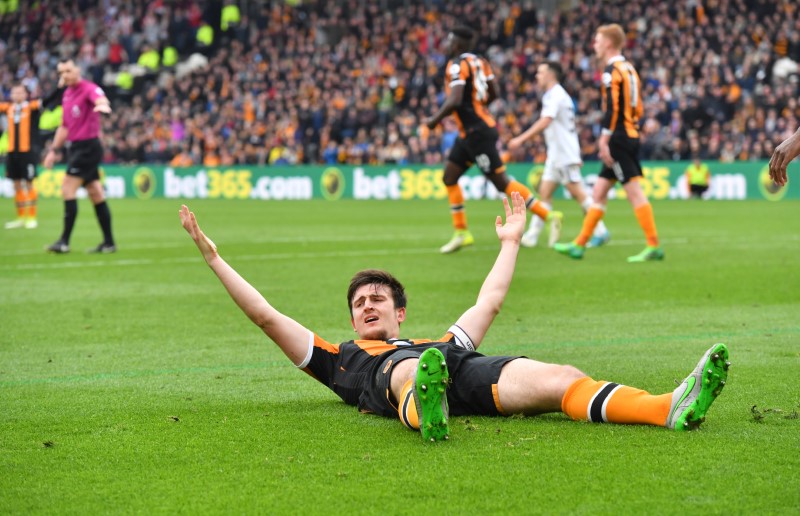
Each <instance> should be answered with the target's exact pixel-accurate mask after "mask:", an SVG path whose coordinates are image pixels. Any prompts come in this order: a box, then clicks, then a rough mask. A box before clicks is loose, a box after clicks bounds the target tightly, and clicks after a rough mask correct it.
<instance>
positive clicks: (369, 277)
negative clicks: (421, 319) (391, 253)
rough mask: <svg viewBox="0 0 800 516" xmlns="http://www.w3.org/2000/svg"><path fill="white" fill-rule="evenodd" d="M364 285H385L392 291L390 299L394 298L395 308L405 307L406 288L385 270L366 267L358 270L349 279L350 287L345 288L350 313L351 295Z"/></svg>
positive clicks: (351, 313) (351, 305)
mask: <svg viewBox="0 0 800 516" xmlns="http://www.w3.org/2000/svg"><path fill="white" fill-rule="evenodd" d="M364 285H385V286H387V287H389V290H391V291H392V299H393V300H394V307H395V308H405V306H406V289H405V288H403V284H402V283H400V282H399V281H398V280H397V278H395V277H394V276H392V275H391V274H389V273H388V272H386V271H382V270H378V269H366V270H363V271H359V272H357V273H356V274H355V276H353V279H351V280H350V287H348V289H347V307H348V309H349V310H350V315H351V316H352V315H353V297H354V296H355V295H356V290H358V289H359V288H361V287H363V286H364Z"/></svg>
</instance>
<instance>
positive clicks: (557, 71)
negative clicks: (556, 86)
mask: <svg viewBox="0 0 800 516" xmlns="http://www.w3.org/2000/svg"><path fill="white" fill-rule="evenodd" d="M544 64H546V65H547V67H548V68H549V69H550V70H552V71H553V74H554V75H555V76H556V81H558V82H561V80H562V79H563V78H564V68H563V67H562V66H561V63H559V62H558V61H553V60H548V61H545V62H544Z"/></svg>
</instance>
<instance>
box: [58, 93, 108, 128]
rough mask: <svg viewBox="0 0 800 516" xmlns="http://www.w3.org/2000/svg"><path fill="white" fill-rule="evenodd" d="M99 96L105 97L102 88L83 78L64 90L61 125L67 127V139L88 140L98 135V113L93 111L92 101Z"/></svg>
mask: <svg viewBox="0 0 800 516" xmlns="http://www.w3.org/2000/svg"><path fill="white" fill-rule="evenodd" d="M100 97H105V93H104V92H103V89H102V88H101V87H100V86H98V85H96V84H95V83H93V82H91V81H87V80H85V79H84V80H81V81H80V82H79V83H78V84H75V85H74V86H70V87H69V88H67V89H66V90H65V91H64V96H63V98H62V100H61V105H62V107H63V110H64V114H63V118H62V122H61V125H63V126H64V128H66V129H67V131H68V134H67V139H68V140H69V141H71V142H74V141H77V140H89V139H91V138H97V137H98V136H99V135H100V114H99V113H96V112H95V111H94V107H95V105H94V103H95V101H96V100H97V99H99V98H100Z"/></svg>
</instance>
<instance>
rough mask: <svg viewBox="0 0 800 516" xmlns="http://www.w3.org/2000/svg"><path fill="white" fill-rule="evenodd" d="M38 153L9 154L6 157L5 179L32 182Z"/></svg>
mask: <svg viewBox="0 0 800 516" xmlns="http://www.w3.org/2000/svg"><path fill="white" fill-rule="evenodd" d="M38 162H39V153H38V152H34V151H31V152H9V153H8V155H7V156H6V177H7V178H9V179H13V180H20V179H24V180H26V181H33V180H34V178H35V177H36V164H37V163H38Z"/></svg>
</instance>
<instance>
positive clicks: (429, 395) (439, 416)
mask: <svg viewBox="0 0 800 516" xmlns="http://www.w3.org/2000/svg"><path fill="white" fill-rule="evenodd" d="M449 378H450V376H449V373H448V370H447V363H446V362H445V360H444V355H442V352H441V351H439V350H438V349H436V348H430V349H426V350H425V351H424V352H423V353H422V355H420V357H419V364H418V366H417V377H416V380H415V385H414V388H415V400H416V403H417V412H418V413H419V415H420V421H419V426H420V428H419V429H420V432H421V433H422V439H424V440H425V441H442V440H446V439H448V438H449V435H450V427H449V425H448V410H447V393H446V391H447V383H448V381H449Z"/></svg>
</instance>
